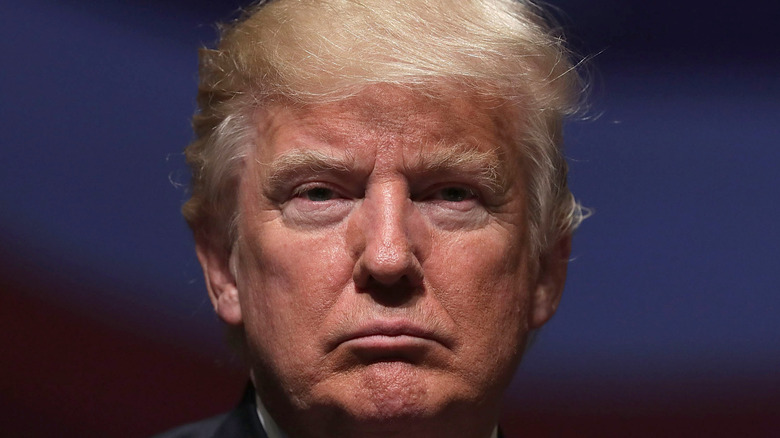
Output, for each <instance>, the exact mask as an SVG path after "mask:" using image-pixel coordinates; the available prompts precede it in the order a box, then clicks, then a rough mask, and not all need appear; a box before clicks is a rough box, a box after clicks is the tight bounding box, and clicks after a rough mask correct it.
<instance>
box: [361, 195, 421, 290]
mask: <svg viewBox="0 0 780 438" xmlns="http://www.w3.org/2000/svg"><path fill="white" fill-rule="evenodd" d="M357 213H358V215H357V216H358V217H357V218H356V222H357V230H356V231H357V232H358V233H359V234H360V237H359V238H358V244H357V245H356V249H357V251H356V253H357V262H356V263H355V271H354V275H353V277H354V281H355V285H356V286H357V287H358V288H359V289H362V290H369V291H377V290H394V291H396V292H398V291H401V290H403V291H406V292H412V291H414V290H417V289H419V287H420V286H421V285H422V281H423V271H422V265H421V260H420V258H421V254H422V252H421V251H422V249H423V242H424V240H425V237H424V224H422V223H421V221H420V219H419V217H418V216H419V214H418V212H416V209H415V207H414V204H413V203H412V201H411V200H410V199H409V196H408V193H407V189H406V187H404V186H403V185H392V184H387V185H385V186H382V187H379V188H377V189H376V190H374V191H373V192H371V191H369V192H367V193H366V197H365V199H364V200H363V203H362V205H361V206H360V207H359V210H358V212H357Z"/></svg>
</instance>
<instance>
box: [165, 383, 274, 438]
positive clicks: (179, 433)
mask: <svg viewBox="0 0 780 438" xmlns="http://www.w3.org/2000/svg"><path fill="white" fill-rule="evenodd" d="M153 438H268V436H267V435H266V434H265V431H264V430H263V425H262V424H260V419H259V418H258V417H257V405H256V404H255V388H254V387H252V385H248V386H247V388H246V391H244V396H243V397H242V398H241V402H240V403H239V404H238V406H236V408H235V409H233V410H232V411H230V412H228V413H227V414H222V415H219V416H216V417H213V418H209V419H207V420H203V421H198V422H197V423H190V424H186V425H184V426H180V427H177V428H176V429H172V430H169V431H168V432H165V433H162V434H160V435H155V436H154V437H153Z"/></svg>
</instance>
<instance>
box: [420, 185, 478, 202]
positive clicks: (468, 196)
mask: <svg viewBox="0 0 780 438" xmlns="http://www.w3.org/2000/svg"><path fill="white" fill-rule="evenodd" d="M476 198H478V196H477V194H476V192H475V191H474V190H473V189H471V188H469V187H464V186H443V187H440V188H438V189H436V190H435V191H433V192H430V195H428V196H427V199H428V200H431V201H444V202H455V203H459V202H465V201H471V200H474V199H476Z"/></svg>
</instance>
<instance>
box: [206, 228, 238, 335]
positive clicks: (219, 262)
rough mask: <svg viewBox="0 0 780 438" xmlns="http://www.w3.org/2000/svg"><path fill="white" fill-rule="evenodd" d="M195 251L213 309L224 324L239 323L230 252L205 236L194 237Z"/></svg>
mask: <svg viewBox="0 0 780 438" xmlns="http://www.w3.org/2000/svg"><path fill="white" fill-rule="evenodd" d="M195 252H196V253H197V255H198V261H200V265H201V267H202V268H203V276H204V277H205V279H206V288H207V289H208V293H209V298H210V299H211V304H212V305H213V306H214V311H215V312H216V313H217V315H219V317H220V319H222V321H224V322H225V323H226V324H229V325H239V324H241V322H242V319H241V303H240V302H239V299H238V287H237V285H236V279H235V275H234V274H233V271H232V269H231V266H230V265H231V263H230V258H231V254H230V253H229V252H228V251H226V250H221V249H220V247H219V246H218V245H214V244H213V242H211V241H209V240H208V239H206V238H196V243H195Z"/></svg>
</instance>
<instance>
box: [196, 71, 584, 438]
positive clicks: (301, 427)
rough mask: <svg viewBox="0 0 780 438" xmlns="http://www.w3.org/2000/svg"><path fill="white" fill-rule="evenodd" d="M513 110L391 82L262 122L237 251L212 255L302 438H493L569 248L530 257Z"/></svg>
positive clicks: (284, 416) (262, 368) (234, 311)
mask: <svg viewBox="0 0 780 438" xmlns="http://www.w3.org/2000/svg"><path fill="white" fill-rule="evenodd" d="M506 115H507V111H506V109H505V108H504V107H503V106H497V105H496V104H495V102H492V103H491V102H480V101H478V100H477V99H472V98H468V97H466V96H463V97H460V98H449V99H446V100H444V101H442V100H437V99H432V98H430V97H423V96H421V95H420V94H419V93H414V92H412V91H409V90H404V89H400V88H395V87H390V86H372V87H369V88H368V89H366V90H364V91H362V92H361V93H360V94H358V95H357V96H356V97H352V98H349V99H347V100H345V101H341V102H337V103H328V104H321V105H312V106H308V107H305V108H296V109H290V108H287V107H284V106H282V105H278V106H276V107H271V108H270V109H267V110H265V111H264V112H262V113H261V114H259V115H258V120H259V122H258V125H259V128H258V129H259V138H260V141H259V144H258V145H257V147H256V148H255V150H253V151H252V153H251V154H250V156H248V157H247V159H246V163H245V167H244V169H243V173H242V178H241V181H240V188H239V211H240V219H239V222H238V236H239V237H238V239H237V242H236V243H235V245H234V247H233V252H232V254H231V255H230V257H229V260H228V257H227V256H224V255H223V253H222V252H220V251H218V250H216V249H215V248H214V247H212V246H210V245H209V244H208V243H207V242H206V241H205V240H202V241H199V242H198V256H199V258H200V261H201V263H202V264H203V268H204V272H205V274H206V280H207V284H208V288H209V293H210V296H211V299H212V301H213V304H214V307H215V309H216V310H217V313H218V314H219V316H220V317H221V318H222V319H223V320H224V321H225V322H226V323H228V324H230V325H234V326H239V327H240V326H243V329H244V332H245V336H246V341H247V351H248V355H249V360H250V363H251V367H252V374H253V377H254V379H255V383H256V385H257V388H258V393H259V394H260V396H261V398H262V400H263V402H264V403H265V404H266V406H267V408H268V410H269V411H270V412H271V414H272V416H273V417H274V419H275V420H276V421H277V423H279V425H280V426H281V428H282V429H283V430H285V431H286V432H287V433H288V434H289V435H290V436H291V437H298V436H331V437H332V436H339V437H348V436H356V437H357V436H403V437H406V438H408V437H413V436H426V437H435V436H447V437H453V436H463V437H481V438H484V437H488V436H489V435H490V433H491V431H492V429H493V427H494V426H495V424H496V421H497V415H498V412H499V409H500V400H501V396H502V393H503V391H504V390H505V389H506V387H507V385H508V384H509V381H510V379H511V376H512V374H513V372H514V370H515V368H516V366H517V364H518V362H519V360H520V357H521V355H522V351H523V348H524V345H525V342H526V339H527V335H528V332H529V331H530V330H532V329H535V328H538V327H540V326H541V325H542V324H544V322H546V321H547V320H548V319H549V318H550V317H551V316H552V314H553V313H554V311H555V308H556V306H557V304H558V300H559V298H560V294H561V290H562V287H563V282H564V278H565V273H566V259H567V257H568V251H569V239H568V238H565V239H563V240H561V242H558V244H557V245H556V246H555V247H554V248H553V249H552V251H548V252H545V254H546V255H545V256H544V257H543V258H542V259H540V260H530V259H529V257H530V251H529V247H528V236H527V223H526V216H527V215H526V189H525V185H524V178H523V171H522V165H521V163H522V157H520V156H519V152H518V151H516V150H514V149H513V148H510V147H509V146H508V138H507V137H506V136H507V135H509V134H510V131H511V130H510V129H509V126H510V125H509V124H508V123H507V122H506ZM491 169H492V170H494V171H493V172H491V171H490V170H491Z"/></svg>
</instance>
